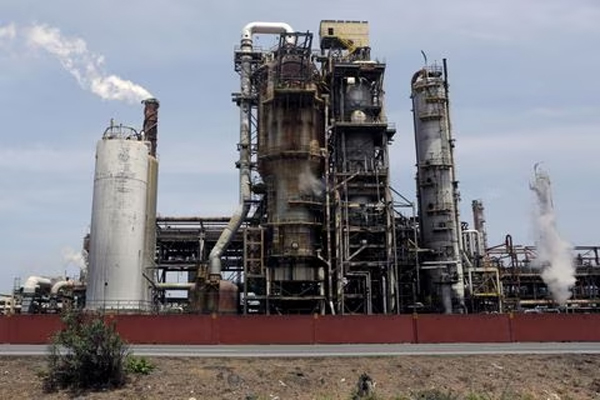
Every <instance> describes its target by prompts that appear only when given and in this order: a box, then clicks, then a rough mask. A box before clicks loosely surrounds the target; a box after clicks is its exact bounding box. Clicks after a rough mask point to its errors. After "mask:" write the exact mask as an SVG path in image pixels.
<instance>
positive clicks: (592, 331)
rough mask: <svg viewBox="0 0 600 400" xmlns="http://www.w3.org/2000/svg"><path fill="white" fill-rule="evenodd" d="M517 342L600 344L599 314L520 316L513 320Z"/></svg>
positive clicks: (514, 337)
mask: <svg viewBox="0 0 600 400" xmlns="http://www.w3.org/2000/svg"><path fill="white" fill-rule="evenodd" d="M511 325H512V334H513V340H514V341H515V342H598V341H600V315H598V314H587V315H586V314H583V315H573V314H519V315H516V314H515V315H514V318H513V319H512V320H511Z"/></svg>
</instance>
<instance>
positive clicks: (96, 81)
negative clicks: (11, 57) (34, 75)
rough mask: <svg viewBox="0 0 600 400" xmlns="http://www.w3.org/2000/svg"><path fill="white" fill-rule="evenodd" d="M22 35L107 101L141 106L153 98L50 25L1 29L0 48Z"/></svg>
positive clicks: (11, 26)
mask: <svg viewBox="0 0 600 400" xmlns="http://www.w3.org/2000/svg"><path fill="white" fill-rule="evenodd" d="M17 34H19V35H21V34H22V35H23V36H24V37H25V39H26V41H27V43H28V44H29V45H30V46H31V47H32V48H34V49H43V50H45V51H47V52H48V53H50V54H52V55H53V56H55V57H56V58H57V59H58V61H59V62H60V63H61V65H62V66H63V67H64V68H65V69H66V70H67V71H68V72H69V73H70V74H71V75H73V76H74V77H75V79H76V80H77V82H78V83H79V85H80V86H81V87H82V88H83V89H86V90H90V91H91V92H92V93H94V94H96V95H98V96H100V97H101V98H102V99H105V100H121V101H126V102H129V103H139V102H140V101H141V100H145V99H148V98H151V97H153V96H152V94H150V92H148V91H147V90H146V89H144V88H143V87H142V86H140V85H137V84H135V83H133V82H131V81H129V80H126V79H122V78H120V77H118V76H116V75H112V74H108V73H107V72H106V71H105V70H104V57H103V56H102V55H99V54H96V53H94V52H92V51H90V50H89V49H88V48H87V44H86V42H85V41H84V40H83V39H80V38H73V37H66V36H63V35H62V34H61V32H60V30H59V29H57V28H53V27H50V26H48V25H32V26H30V27H27V28H23V29H18V28H17V27H16V26H15V25H14V24H10V25H7V26H0V45H2V44H3V42H8V41H12V40H13V39H15V38H16V37H17Z"/></svg>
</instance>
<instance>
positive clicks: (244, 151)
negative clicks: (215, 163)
mask: <svg viewBox="0 0 600 400" xmlns="http://www.w3.org/2000/svg"><path fill="white" fill-rule="evenodd" d="M291 32H294V30H293V29H292V27H291V26H289V25H288V24H286V23H283V22H251V23H249V24H247V25H246V26H244V28H243V29H242V40H241V46H240V50H241V52H242V55H241V59H240V143H239V149H240V150H239V151H240V161H239V166H240V205H239V206H238V208H237V209H236V210H235V212H234V213H233V215H232V216H231V219H230V220H229V223H228V224H227V226H226V227H225V229H223V232H222V233H221V236H219V240H217V243H216V244H215V246H214V247H213V248H212V250H211V252H210V254H209V256H208V259H209V269H208V278H209V281H210V283H212V284H217V283H218V282H219V281H220V280H221V256H222V255H223V252H224V251H225V249H226V248H227V246H228V245H229V243H230V242H231V239H232V238H233V235H234V234H235V233H236V232H237V231H238V229H239V228H240V226H241V225H242V222H243V221H244V219H246V216H247V215H248V212H249V211H250V200H251V193H250V163H251V160H250V158H251V153H250V142H251V138H250V135H251V132H250V120H251V117H252V101H253V99H252V86H251V82H250V78H251V74H252V54H251V53H252V50H253V48H252V35H254V34H255V33H271V34H272V33H275V34H276V33H291Z"/></svg>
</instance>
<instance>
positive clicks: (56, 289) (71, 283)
mask: <svg viewBox="0 0 600 400" xmlns="http://www.w3.org/2000/svg"><path fill="white" fill-rule="evenodd" d="M75 286H77V287H85V284H83V283H81V282H79V281H72V280H62V281H58V282H56V283H55V284H54V285H52V289H50V294H58V292H60V290H61V289H63V288H65V287H75Z"/></svg>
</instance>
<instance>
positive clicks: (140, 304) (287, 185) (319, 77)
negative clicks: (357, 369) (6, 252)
mask: <svg viewBox="0 0 600 400" xmlns="http://www.w3.org/2000/svg"><path fill="white" fill-rule="evenodd" d="M255 35H271V36H273V37H275V38H276V40H277V45H276V46H275V47H274V48H271V49H268V50H265V49H262V48H259V47H257V46H254V42H253V39H254V37H255ZM233 65H234V71H232V73H237V74H238V75H239V81H240V86H239V91H238V92H237V93H234V94H233V97H232V100H233V102H234V103H235V105H237V107H238V108H239V140H238V142H237V143H231V146H232V147H234V146H237V150H238V152H239V159H238V161H237V162H236V165H235V167H236V168H237V169H238V170H239V178H238V179H239V204H237V206H236V205H235V204H232V205H231V209H232V214H231V215H226V216H216V217H215V216H202V215H197V216H188V217H181V216H158V214H157V198H158V195H159V193H158V190H157V187H158V185H157V182H158V179H159V175H160V168H159V162H158V154H159V151H158V149H159V142H160V141H159V108H160V103H159V101H158V100H157V99H154V98H148V99H146V100H144V102H143V122H142V126H141V128H134V127H130V126H125V125H122V124H116V123H111V124H110V126H108V128H106V129H105V130H104V131H103V132H102V130H101V129H98V131H99V133H101V137H100V140H99V141H98V143H97V145H96V164H95V173H94V181H93V201H92V212H91V225H90V232H89V234H88V235H86V236H85V237H84V238H83V244H82V254H84V255H85V257H84V258H85V264H86V267H85V268H84V269H82V271H81V274H80V276H79V277H77V278H70V279H67V278H66V277H45V276H30V277H28V278H26V279H25V281H24V282H23V283H22V284H21V283H19V284H17V285H15V290H14V293H13V294H12V295H11V296H5V297H2V298H1V300H2V303H0V311H2V312H4V313H21V314H39V313H58V312H60V311H61V310H62V309H64V308H66V307H77V308H83V309H86V310H90V311H102V312H109V313H123V314H125V313H127V314H158V313H165V314H167V313H196V314H199V313H201V314H253V315H256V314H268V315H285V314H308V315H310V314H321V315H326V314H329V315H349V314H366V315H371V314H413V313H445V314H471V313H504V312H524V313H534V312H535V313H538V312H540V313H541V312H568V313H578V312H586V313H588V312H597V311H599V310H600V254H599V252H600V246H583V245H578V246H567V245H565V244H564V243H563V241H561V240H560V237H559V236H558V235H556V232H555V226H554V218H553V207H554V205H553V202H552V191H551V185H550V178H549V176H548V174H547V173H546V172H545V171H544V170H543V169H542V168H541V167H540V166H538V165H535V168H534V169H533V180H532V182H531V189H532V192H533V194H534V195H535V196H536V199H537V203H538V205H539V208H540V209H539V210H538V211H539V220H540V221H541V223H540V226H539V227H538V228H539V242H537V243H536V244H535V245H521V244H517V243H513V240H512V237H511V236H510V235H507V236H506V238H505V241H504V242H503V243H500V244H495V243H488V240H487V233H486V229H487V227H486V223H485V222H486V219H485V209H484V204H483V202H482V201H481V200H477V199H469V201H471V208H472V215H461V214H460V212H459V209H460V202H461V195H460V191H459V176H457V169H456V165H457V164H459V163H460V160H457V159H455V156H454V147H455V138H454V136H453V129H452V123H451V112H450V109H451V107H450V91H449V87H450V85H449V77H448V76H449V74H448V68H449V67H448V63H447V62H446V60H445V59H444V60H442V62H440V63H431V64H429V63H426V65H424V66H419V65H416V66H415V73H414V75H413V76H412V77H410V76H408V77H406V87H407V93H408V91H410V96H411V99H412V113H413V121H414V123H413V127H414V146H415V154H416V160H417V165H416V169H415V172H416V185H415V187H414V188H407V187H404V188H393V187H392V186H391V183H390V181H391V179H390V175H391V174H393V173H394V171H391V170H390V159H389V158H390V151H389V147H390V146H393V139H394V135H395V132H396V131H395V126H394V124H393V122H391V121H389V120H388V119H387V116H386V96H385V94H386V91H385V83H384V76H385V73H386V64H385V63H383V62H381V61H379V60H378V59H377V58H374V57H372V56H371V47H370V39H369V25H368V23H367V22H365V21H337V20H325V21H321V24H320V27H319V32H318V37H316V36H315V35H313V33H311V32H309V31H306V30H300V31H298V30H296V29H294V28H292V27H291V26H290V25H288V24H286V23H279V22H253V23H249V24H248V25H246V26H245V27H243V29H242V33H241V42H240V43H239V46H236V47H235V50H234V54H233ZM164 140H169V139H168V136H167V135H165V139H164ZM456 146H460V141H458V142H456ZM537 161H538V160H532V166H533V164H534V163H535V162H537ZM232 168H233V167H232ZM413 198H414V199H416V200H413ZM463 200H465V201H466V199H463ZM557 271H558V272H557ZM181 277H184V279H182V278H181Z"/></svg>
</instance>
